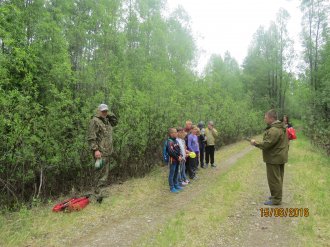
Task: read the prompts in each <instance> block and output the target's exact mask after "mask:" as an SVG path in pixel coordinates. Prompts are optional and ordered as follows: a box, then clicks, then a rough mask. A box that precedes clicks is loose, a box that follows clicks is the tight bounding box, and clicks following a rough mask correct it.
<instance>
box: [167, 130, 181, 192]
mask: <svg viewBox="0 0 330 247" xmlns="http://www.w3.org/2000/svg"><path fill="white" fill-rule="evenodd" d="M168 135H169V139H168V141H167V148H166V149H167V153H168V155H169V157H170V161H169V166H170V172H169V175H168V183H169V186H170V191H171V192H172V193H178V192H179V191H180V190H182V187H180V186H179V181H178V174H179V164H180V162H181V160H182V156H181V150H180V146H179V143H178V142H177V140H176V138H177V137H178V132H177V130H176V129H175V128H170V129H169V131H168Z"/></svg>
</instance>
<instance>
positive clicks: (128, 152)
mask: <svg viewBox="0 0 330 247" xmlns="http://www.w3.org/2000/svg"><path fill="white" fill-rule="evenodd" d="M308 2H313V1H302V9H303V11H305V12H306V13H307V12H308V9H310V8H311V7H310V5H308ZM314 2H315V1H314ZM317 2H322V1H317ZM320 8H321V7H320ZM317 13H319V12H317ZM288 18H289V14H288V13H287V12H286V11H285V10H280V11H279V14H278V17H277V19H276V21H275V22H274V23H272V24H271V26H270V27H269V29H268V30H266V29H265V28H262V27H261V28H260V29H259V30H258V31H257V32H256V34H255V36H254V39H253V40H252V43H251V46H250V50H249V52H248V56H247V57H246V59H245V62H244V64H243V68H242V67H240V65H239V64H238V62H237V61H236V60H235V59H234V58H233V57H231V55H230V53H229V52H227V53H226V54H224V56H223V57H222V56H220V55H217V54H214V55H213V56H211V58H210V60H209V62H208V64H207V66H206V68H205V71H204V72H203V73H202V74H199V73H197V72H196V70H195V65H196V62H197V58H198V55H199V54H198V49H197V45H196V41H195V37H194V35H193V32H192V30H191V21H190V19H189V16H188V14H187V13H186V12H185V10H184V9H182V8H181V7H179V8H177V9H176V10H174V11H173V12H172V13H168V12H167V9H166V0H99V1H92V0H72V1H67V0H47V1H46V0H24V1H23V0H5V1H0V112H1V118H0V136H1V137H2V138H1V139H0V142H1V143H0V152H1V155H0V203H1V204H0V205H4V206H6V205H9V206H13V205H17V204H19V203H21V202H31V201H33V200H43V199H47V198H49V197H53V196H58V195H59V194H60V193H67V192H69V191H71V190H72V188H73V187H74V188H76V189H78V190H80V189H83V188H86V187H88V186H89V185H90V177H91V176H92V173H93V165H92V164H93V160H92V156H91V152H90V150H89V149H88V146H87V142H86V129H87V126H88V122H89V120H90V118H91V117H92V116H93V114H95V109H96V107H97V105H98V104H100V103H106V104H109V105H110V106H111V109H112V111H113V112H114V113H115V114H116V115H117V116H118V118H119V124H118V126H117V127H116V128H115V129H114V155H113V158H112V160H111V175H112V179H114V178H127V177H132V176H141V175H143V174H145V173H146V172H148V171H149V170H150V169H151V168H152V167H153V166H154V165H156V164H158V163H159V161H160V157H161V155H160V152H161V146H162V142H163V140H164V138H165V136H166V131H167V129H168V128H169V127H172V126H178V125H183V124H184V121H185V120H187V119H191V120H193V122H195V123H196V122H198V121H200V120H203V121H208V120H213V121H214V122H215V124H216V126H217V129H218V130H219V131H220V138H219V140H218V146H220V145H223V144H227V143H230V142H233V141H235V140H237V139H239V138H242V137H244V136H250V135H252V134H255V133H260V131H261V130H262V128H263V123H262V117H263V112H264V111H265V110H267V109H268V108H270V107H274V108H277V109H279V111H280V112H281V114H283V113H285V112H290V113H292V114H293V115H294V116H295V117H306V120H308V123H310V124H309V125H308V130H309V133H310V135H311V136H313V138H314V139H315V140H318V143H321V144H322V145H323V146H324V147H327V148H328V150H329V139H330V137H329V133H330V129H329V125H328V126H326V124H327V123H328V122H329V104H330V102H329V96H328V95H329V90H330V87H329V80H330V74H329V69H328V68H329V66H330V60H329V53H330V44H329V42H328V36H327V32H326V30H327V28H326V25H325V23H324V22H326V21H323V22H322V25H320V26H322V28H323V29H322V31H323V32H322V34H321V32H320V30H319V31H317V32H318V34H317V35H318V36H317V37H321V36H322V42H318V43H317V57H316V58H315V59H316V60H312V62H311V63H312V64H313V66H312V67H310V68H306V71H304V72H303V73H302V75H301V76H300V77H301V78H299V79H297V78H296V77H295V76H294V74H293V72H292V70H291V67H290V66H291V62H292V60H293V59H294V57H293V56H292V54H293V53H292V49H293V48H292V41H291V40H290V38H289V34H288V32H287V28H286V25H287V21H288ZM313 18H314V16H313ZM315 18H316V17H315ZM313 21H315V22H317V20H316V19H315V20H314V19H313ZM306 25H307V24H306ZM311 25H312V26H313V27H312V28H315V23H314V22H313V23H312V24H311ZM304 28H308V25H307V26H306V27H304ZM304 30H305V29H304ZM312 35H315V34H314V33H312ZM310 40H312V43H308V42H307V43H306V45H305V48H306V51H305V54H306V61H308V59H309V58H310V56H308V54H309V52H312V51H313V54H314V55H315V49H316V48H315V40H316V39H315V37H314V36H313V37H310ZM313 42H314V43H313ZM315 62H317V67H315V66H314V64H315ZM316 68H317V69H316ZM312 78H313V79H312ZM310 87H313V90H310ZM304 94H308V97H307V98H305V97H304V96H302V95H304ZM288 96H289V97H288ZM300 97H304V98H303V99H304V101H305V102H304V103H305V106H308V109H310V110H309V112H308V114H306V112H305V111H303V110H301V109H303V108H301V107H302V106H301V104H300V101H299V100H300ZM312 99H315V100H312ZM287 102H288V103H287ZM290 107H292V109H297V111H296V112H295V110H291V109H289V108H290ZM323 131H324V132H323ZM320 137H321V139H320Z"/></svg>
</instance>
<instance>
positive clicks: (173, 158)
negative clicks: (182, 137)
mask: <svg viewBox="0 0 330 247" xmlns="http://www.w3.org/2000/svg"><path fill="white" fill-rule="evenodd" d="M167 152H168V155H169V156H170V164H173V163H176V164H177V163H179V157H180V155H181V149H180V145H179V143H178V141H177V140H176V138H168V141H167Z"/></svg>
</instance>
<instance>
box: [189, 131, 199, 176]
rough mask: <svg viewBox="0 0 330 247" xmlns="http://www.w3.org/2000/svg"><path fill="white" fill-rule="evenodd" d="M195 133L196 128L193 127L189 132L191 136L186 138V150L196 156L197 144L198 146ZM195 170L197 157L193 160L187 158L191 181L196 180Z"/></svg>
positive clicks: (197, 152) (197, 151)
mask: <svg viewBox="0 0 330 247" xmlns="http://www.w3.org/2000/svg"><path fill="white" fill-rule="evenodd" d="M197 131H198V128H197V127H194V128H193V129H192V130H191V134H190V135H189V136H188V150H189V151H191V152H195V153H196V155H198V154H199V144H198V138H197ZM196 168H197V157H195V158H189V165H188V168H187V170H188V173H189V176H190V178H191V179H195V178H196V174H195V171H196Z"/></svg>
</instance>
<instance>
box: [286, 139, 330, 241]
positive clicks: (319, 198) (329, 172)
mask: <svg viewBox="0 0 330 247" xmlns="http://www.w3.org/2000/svg"><path fill="white" fill-rule="evenodd" d="M292 147H293V148H292V149H290V164H291V165H292V167H294V172H293V173H292V174H293V184H294V186H295V188H294V203H295V206H297V207H302V208H309V216H308V217H306V218H302V219H301V220H300V221H299V222H298V226H297V228H296V232H297V234H298V235H299V238H300V240H301V242H302V244H303V245H304V246H327V244H328V246H329V243H330V207H329V206H330V157H327V156H326V155H325V154H324V153H323V152H322V150H318V149H316V148H315V147H313V146H312V145H311V144H310V142H309V140H308V139H307V138H306V137H305V136H304V135H303V134H302V133H299V134H298V139H297V140H296V141H295V143H293V145H292Z"/></svg>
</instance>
